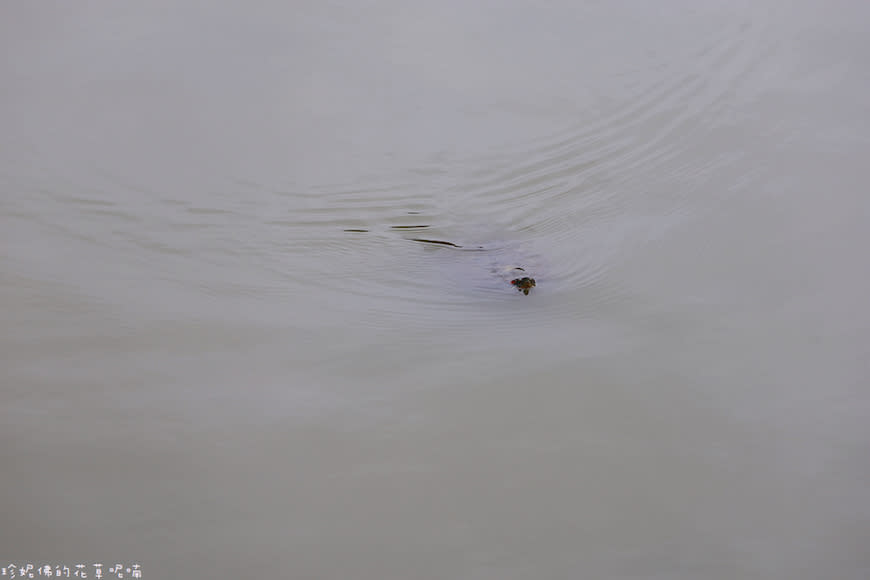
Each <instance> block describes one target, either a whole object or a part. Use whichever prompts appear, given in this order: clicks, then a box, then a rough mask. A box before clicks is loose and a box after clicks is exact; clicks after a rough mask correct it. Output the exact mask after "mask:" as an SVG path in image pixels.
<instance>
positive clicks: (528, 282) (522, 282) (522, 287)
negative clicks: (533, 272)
mask: <svg viewBox="0 0 870 580" xmlns="http://www.w3.org/2000/svg"><path fill="white" fill-rule="evenodd" d="M511 284H512V285H514V286H516V287H517V291H519V292H522V293H523V294H525V295H526V296H528V295H529V290H531V289H532V288H534V287H535V286H536V284H535V279H534V278H529V277H528V276H526V277H524V278H517V279H515V280H511Z"/></svg>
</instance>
